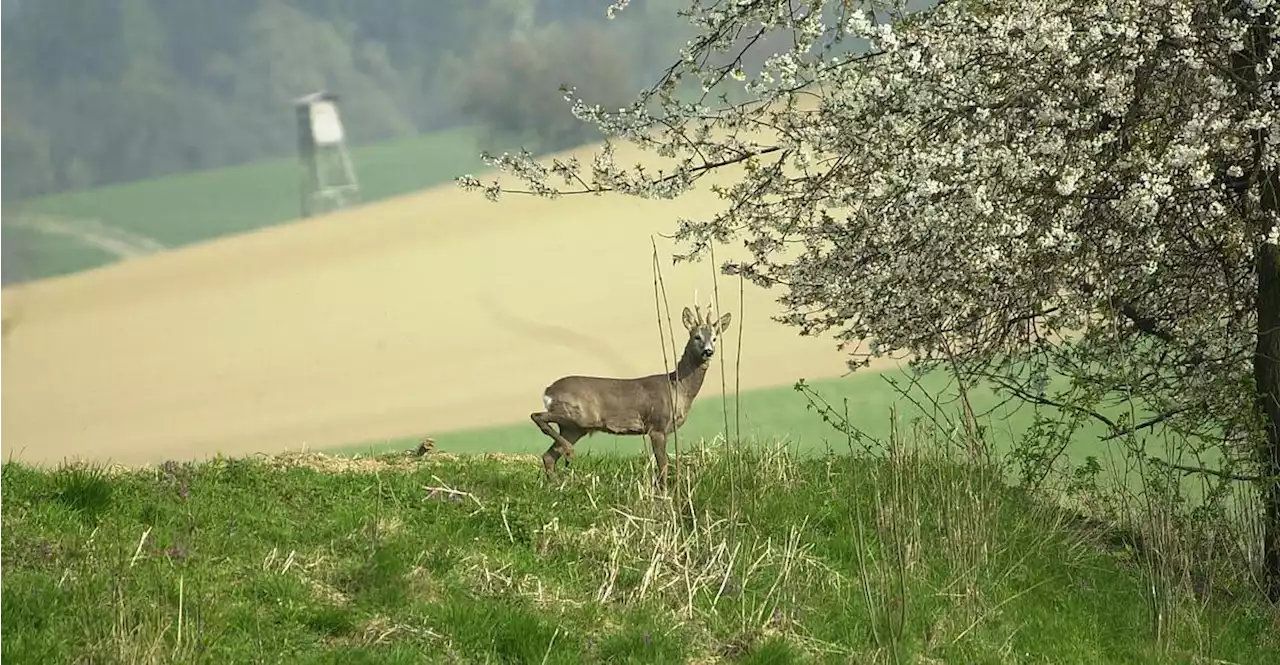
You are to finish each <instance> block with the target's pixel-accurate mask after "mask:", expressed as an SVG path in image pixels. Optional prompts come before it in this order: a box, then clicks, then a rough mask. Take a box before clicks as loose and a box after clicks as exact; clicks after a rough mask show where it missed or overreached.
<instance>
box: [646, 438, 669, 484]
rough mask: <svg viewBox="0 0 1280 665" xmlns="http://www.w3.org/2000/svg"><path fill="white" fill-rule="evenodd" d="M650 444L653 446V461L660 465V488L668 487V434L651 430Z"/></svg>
mask: <svg viewBox="0 0 1280 665" xmlns="http://www.w3.org/2000/svg"><path fill="white" fill-rule="evenodd" d="M649 445H651V446H653V461H654V462H655V463H657V465H658V489H659V490H661V491H666V489H667V435H666V434H664V433H662V432H649Z"/></svg>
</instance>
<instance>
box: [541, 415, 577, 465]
mask: <svg viewBox="0 0 1280 665" xmlns="http://www.w3.org/2000/svg"><path fill="white" fill-rule="evenodd" d="M529 418H530V419H532V420H533V424H535V425H537V426H538V429H540V430H542V433H543V434H546V435H547V436H549V437H551V447H550V448H547V452H545V453H543V454H542V467H543V469H544V470H545V471H546V472H547V475H551V472H552V471H555V468H556V462H557V461H558V460H559V459H560V458H561V457H564V458H565V460H564V465H565V466H569V459H568V458H569V457H570V456H571V455H573V444H575V443H577V442H578V439H581V438H582V436H583V434H585V432H584V431H583V430H582V429H581V428H579V427H578V426H577V425H574V424H573V423H565V422H563V421H559V420H556V419H555V416H554V415H553V414H551V413H550V412H547V411H540V412H538V413H531V414H529ZM552 423H555V424H557V425H559V426H560V431H558V432H557V431H556V428H555V427H552V426H551V425H552Z"/></svg>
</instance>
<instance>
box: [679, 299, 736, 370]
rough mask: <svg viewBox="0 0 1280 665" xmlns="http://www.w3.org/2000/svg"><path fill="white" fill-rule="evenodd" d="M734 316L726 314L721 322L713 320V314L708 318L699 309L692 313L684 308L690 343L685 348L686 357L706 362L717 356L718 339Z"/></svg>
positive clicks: (708, 315) (709, 313) (721, 318)
mask: <svg viewBox="0 0 1280 665" xmlns="http://www.w3.org/2000/svg"><path fill="white" fill-rule="evenodd" d="M732 317H733V315H732V314H725V315H724V316H722V317H720V320H719V321H713V320H712V319H711V312H707V314H706V317H705V318H704V317H703V314H702V312H701V311H700V310H698V308H697V307H695V308H694V310H693V311H691V310H690V309H689V308H688V307H686V308H684V327H685V329H687V330H688V331H689V343H688V344H687V345H686V346H685V349H684V353H685V355H686V356H692V357H694V358H698V359H700V360H701V361H702V362H706V361H708V360H710V359H711V356H714V355H715V354H716V339H717V338H718V337H719V336H720V333H722V332H724V331H725V329H726V328H728V327H729V320H730V319H731V318H732Z"/></svg>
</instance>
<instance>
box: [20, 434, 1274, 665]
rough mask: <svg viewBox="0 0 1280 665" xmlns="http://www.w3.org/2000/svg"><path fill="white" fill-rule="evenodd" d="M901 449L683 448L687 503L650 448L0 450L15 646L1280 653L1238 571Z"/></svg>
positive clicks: (970, 469)
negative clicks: (137, 464) (1150, 544)
mask: <svg viewBox="0 0 1280 665" xmlns="http://www.w3.org/2000/svg"><path fill="white" fill-rule="evenodd" d="M904 445H905V444H904ZM903 450H904V451H906V452H902V453H900V454H897V455H894V456H892V457H891V458H889V459H887V460H886V459H884V458H881V459H878V460H877V459H870V458H866V457H859V456H848V455H843V456H818V457H811V458H808V459H804V460H800V459H796V458H794V457H793V456H790V455H788V454H785V453H779V452H777V451H774V452H772V453H771V454H768V455H764V454H759V453H757V452H739V453H736V454H724V453H723V452H721V453H712V452H707V451H705V450H703V451H689V452H686V454H685V456H684V457H683V458H682V459H680V460H678V465H679V469H680V470H681V471H680V474H681V479H682V482H681V483H680V485H679V487H680V489H678V490H676V491H675V492H674V493H673V495H672V496H675V497H676V498H677V501H676V502H674V503H673V502H668V501H663V500H660V499H656V498H654V497H652V495H650V494H649V493H648V492H647V491H645V489H644V488H645V487H646V479H647V478H649V477H650V476H649V475H648V474H649V473H650V469H649V467H648V465H647V464H646V462H645V459H644V457H642V456H636V457H615V456H599V455H597V456H592V457H585V456H584V457H583V458H582V459H581V460H580V461H579V462H578V463H577V464H575V465H574V468H573V470H572V471H570V472H567V473H565V474H564V475H562V476H561V477H560V478H559V479H558V480H557V481H556V482H555V483H554V484H552V485H545V484H544V483H543V481H542V480H541V477H540V472H539V471H538V470H537V469H536V468H535V467H536V463H535V461H534V459H533V458H529V459H520V460H510V459H495V458H492V457H487V456H463V457H460V458H452V457H448V456H435V455H433V456H429V457H427V458H425V459H423V458H417V457H409V456H406V455H403V454H400V455H396V454H392V455H388V456H386V457H384V458H382V459H363V460H350V459H343V458H327V457H324V456H319V455H302V454H296V455H289V456H282V457H279V458H255V459H239V460H215V461H212V462H207V463H203V464H184V465H173V466H171V467H164V468H160V469H147V470H133V471H128V472H121V473H118V474H114V475H113V474H109V473H106V472H104V471H103V470H100V469H98V470H95V469H92V468H87V467H68V468H63V469H61V470H58V471H37V470H34V469H32V468H30V467H25V466H21V465H19V464H17V463H8V464H6V465H5V466H4V469H3V482H2V483H0V490H2V491H3V501H2V502H0V505H2V506H3V519H4V524H5V529H4V533H3V550H4V553H5V554H4V559H3V572H4V575H3V616H4V631H5V639H4V641H3V659H4V662H6V663H9V662H14V663H18V662H31V663H37V662H38V663H46V662H48V663H55V662H57V663H61V662H102V663H159V662H165V663H172V662H182V663H185V662H219V663H224V662H225V663H233V662H289V663H375V662H376V663H420V662H430V663H496V662H508V663H577V662H588V663H590V662H599V663H606V662H607V663H620V662H623V663H690V662H693V663H712V662H733V663H802V662H823V663H850V662H852V663H889V662H898V663H944V662H946V663H1015V662H1016V663H1055V664H1058V663H1082V664H1083V663H1089V664H1093V663H1134V662H1169V663H1175V662H1176V663H1193V662H1194V663H1261V662H1264V661H1265V659H1266V658H1269V656H1267V655H1266V654H1268V653H1270V654H1274V653H1275V649H1277V648H1280V642H1277V639H1278V637H1280V632H1277V631H1276V630H1275V622H1276V621H1277V620H1278V619H1277V615H1275V614H1273V613H1272V612H1273V611H1272V610H1268V609H1267V608H1266V607H1265V606H1264V605H1262V604H1261V602H1260V601H1256V600H1252V598H1254V597H1255V596H1252V595H1250V594H1251V592H1250V590H1249V589H1248V588H1247V587H1246V586H1244V585H1243V584H1242V583H1241V582H1240V581H1239V580H1236V579H1232V578H1230V577H1228V576H1225V575H1223V576H1220V577H1215V578H1213V579H1214V580H1215V581H1214V584H1213V586H1212V588H1211V589H1209V590H1206V589H1205V587H1204V585H1203V584H1200V585H1199V586H1197V584H1196V583H1193V582H1191V581H1188V579H1189V578H1184V577H1183V576H1182V572H1183V571H1179V570H1173V569H1171V568H1169V567H1168V566H1167V565H1165V564H1163V563H1158V562H1153V561H1154V560H1152V559H1150V558H1149V557H1144V556H1142V555H1141V554H1139V553H1138V552H1137V551H1136V550H1134V548H1133V547H1132V545H1131V543H1132V542H1134V541H1133V540H1132V538H1131V537H1128V536H1125V535H1124V534H1121V533H1115V532H1111V531H1110V530H1106V529H1102V528H1100V527H1098V526H1096V525H1092V526H1090V525H1088V523H1087V522H1084V521H1081V520H1080V519H1078V518H1074V517H1072V516H1070V515H1068V514H1066V513H1064V512H1063V511H1061V510H1060V509H1057V508H1053V507H1050V506H1049V505H1048V504H1046V503H1044V502H1043V501H1042V500H1041V499H1039V498H1036V497H1032V496H1028V495H1027V494H1025V493H1022V492H1019V491H1015V490H1012V489H1009V488H1008V487H1007V486H1006V485H1004V484H1003V483H1002V482H1001V481H1000V478H999V476H998V473H997V472H992V471H987V470H984V468H982V467H980V466H973V465H969V466H959V465H957V463H956V462H952V461H943V460H938V459H934V458H932V457H926V456H922V455H920V454H918V453H913V452H910V451H909V448H907V447H904V448H903ZM1165 553H1166V554H1172V553H1173V552H1172V550H1166V551H1165ZM1173 560H1174V558H1173V557H1172V556H1170V558H1169V559H1168V560H1167V561H1173ZM1177 560H1180V561H1181V560H1184V559H1181V558H1179V559H1177ZM1160 561H1161V562H1164V561H1166V560H1164V559H1161V560H1160ZM1198 565H1200V566H1205V567H1206V569H1207V565H1206V563H1205V562H1203V561H1200V562H1199V563H1198ZM1153 610H1154V611H1155V612H1154V613H1153Z"/></svg>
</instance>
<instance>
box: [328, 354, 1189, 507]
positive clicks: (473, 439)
mask: <svg viewBox="0 0 1280 665" xmlns="http://www.w3.org/2000/svg"><path fill="white" fill-rule="evenodd" d="M712 380H714V379H712ZM1050 385H1052V384H1050ZM804 386H805V390H804V391H800V390H797V389H796V387H795V386H778V387H774V388H763V389H756V390H746V391H743V392H741V393H740V394H738V395H737V397H736V398H735V396H734V395H733V394H732V392H733V386H728V388H729V391H728V394H727V395H726V396H721V395H708V396H703V397H699V398H698V399H697V400H696V401H695V402H694V405H693V408H692V410H691V411H690V413H689V418H688V420H687V422H686V423H685V425H684V426H683V427H681V428H680V430H679V431H678V433H677V438H679V440H680V442H683V443H682V445H698V444H705V443H707V442H712V441H725V440H733V441H742V442H744V443H746V444H748V445H757V446H770V447H778V446H782V447H785V448H786V449H787V450H788V452H789V453H790V454H792V455H795V456H797V457H808V456H813V455H823V454H828V453H835V454H847V453H850V452H859V451H862V450H865V449H867V448H872V449H875V448H877V447H879V444H878V443H877V442H883V441H886V440H888V439H889V437H890V434H891V429H892V427H894V425H893V423H894V421H893V419H891V418H890V417H889V414H890V413H891V412H892V413H896V415H897V426H907V427H909V426H912V425H913V424H914V423H916V422H920V423H925V424H928V425H930V426H936V427H941V428H943V429H952V430H954V429H958V428H960V427H961V420H962V419H961V416H960V412H961V411H960V410H961V408H962V404H963V403H962V401H961V398H960V391H959V389H958V387H957V384H956V382H955V380H954V378H952V377H951V376H950V375H948V374H946V373H943V372H933V373H928V374H925V375H923V376H920V377H918V378H913V375H912V374H911V373H909V372H908V371H907V370H883V371H858V372H854V373H852V374H849V375H847V376H845V377H842V378H835V379H821V380H815V381H807V382H804ZM704 390H706V387H704ZM806 393H807V394H806ZM967 394H968V399H969V401H970V404H971V405H972V407H973V409H974V412H975V416H976V418H977V420H978V424H979V425H980V426H981V427H983V428H985V430H986V432H985V434H984V439H985V440H986V441H987V442H988V443H989V444H990V445H991V447H992V450H993V452H994V454H995V455H996V456H998V457H1004V456H1007V455H1008V454H1009V453H1010V451H1011V450H1013V448H1014V447H1015V444H1017V443H1018V442H1019V441H1021V440H1023V439H1024V438H1025V437H1027V436H1028V433H1029V432H1030V430H1031V428H1032V427H1033V425H1034V421H1035V414H1036V407H1034V406H1031V405H1027V404H1025V403H1021V402H1017V401H1012V402H1010V401H1007V400H1006V399H1004V398H1003V397H1001V396H999V395H997V394H996V393H995V392H993V391H992V390H991V389H990V388H987V387H983V386H977V387H974V388H972V389H971V390H969V391H968V393H967ZM811 396H812V397H811ZM814 401H816V402H817V403H818V404H822V403H825V405H826V406H827V407H828V408H830V409H831V411H832V412H833V414H834V415H835V416H837V421H836V422H827V421H826V420H824V419H823V418H822V417H821V414H820V413H819V410H818V409H816V408H814V406H813V402H814ZM846 410H847V411H846ZM739 413H741V414H742V415H741V418H739V417H738V415H737V414H739ZM846 413H847V417H848V423H849V425H850V427H849V429H850V430H851V432H846V431H845V429H844V427H843V426H842V424H841V423H840V422H838V420H843V418H844V417H845V414H846ZM1108 415H1110V416H1112V417H1113V418H1114V417H1115V416H1116V415H1117V414H1116V413H1108ZM423 434H424V435H425V436H431V437H432V438H434V439H435V441H436V445H437V448H438V449H439V450H440V451H442V452H447V453H454V454H470V453H504V454H538V455H541V454H542V452H543V451H544V450H546V449H547V447H548V446H549V445H550V440H549V439H548V438H547V437H546V436H545V435H544V434H542V432H540V431H538V429H537V427H536V426H534V425H533V424H532V423H531V422H529V421H528V420H521V421H519V422H515V423H512V424H509V425H504V426H498V427H485V428H478V429H470V430H462V431H455V432H439V433H431V432H425V433H423ZM850 434H852V435H853V436H852V437H851V436H850ZM1105 436H1106V431H1105V428H1104V427H1103V426H1102V425H1101V424H1099V423H1097V422H1096V421H1093V420H1089V421H1086V422H1085V423H1084V424H1083V426H1081V427H1080V428H1079V429H1078V430H1076V431H1075V432H1073V433H1072V436H1071V439H1070V441H1069V445H1067V446H1066V447H1065V449H1064V450H1063V454H1062V462H1064V463H1070V464H1072V465H1080V464H1083V463H1085V462H1086V461H1087V460H1088V459H1089V458H1094V459H1095V460H1097V462H1098V464H1099V465H1100V466H1101V467H1102V471H1103V473H1104V475H1106V476H1108V477H1110V478H1113V479H1119V478H1121V477H1124V478H1125V481H1126V483H1127V484H1129V486H1130V487H1136V485H1135V483H1137V482H1138V481H1139V476H1138V474H1137V473H1136V472H1135V471H1134V470H1133V469H1132V468H1127V467H1126V466H1125V462H1126V459H1127V453H1128V451H1127V450H1125V448H1124V444H1123V443H1122V442H1121V441H1119V440H1112V441H1107V440H1105ZM851 438H853V439H854V440H853V441H850V439H851ZM419 440H420V438H406V439H395V440H390V441H373V442H363V443H360V444H354V445H347V446H339V447H336V448H330V449H326V450H324V451H323V452H328V453H334V454H341V455H352V454H359V455H378V454H381V453H386V452H393V451H403V450H407V449H411V448H413V447H415V446H416V445H417V444H418V442H419ZM669 445H671V446H672V447H673V448H674V447H675V446H676V445H678V444H677V442H676V441H675V440H674V438H673V440H672V441H671V442H670V443H669ZM1139 445H1144V446H1145V449H1146V451H1147V452H1148V453H1149V454H1152V455H1154V456H1157V457H1160V458H1162V459H1169V458H1170V457H1171V455H1170V453H1169V451H1167V450H1165V449H1164V447H1163V444H1162V442H1161V441H1160V440H1158V439H1156V438H1154V437H1152V438H1147V439H1144V440H1140V441H1139ZM647 450H648V442H647V441H646V440H645V439H643V438H638V437H624V436H614V435H611V434H594V435H592V436H591V437H588V438H585V439H583V440H582V441H580V442H579V443H578V445H577V446H575V454H574V458H575V459H579V458H582V457H584V456H591V455H605V456H617V455H623V456H628V455H635V454H638V453H643V452H645V451H647ZM1176 461H1181V462H1184V463H1191V462H1192V461H1193V460H1189V459H1185V460H1176ZM1209 461H1212V460H1209ZM1009 480H1011V481H1013V480H1015V476H1014V474H1013V469H1010V476H1009ZM1197 484H1198V483H1197V479H1195V478H1189V479H1188V480H1187V483H1186V486H1187V488H1188V490H1190V491H1195V489H1196V486H1197Z"/></svg>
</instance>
